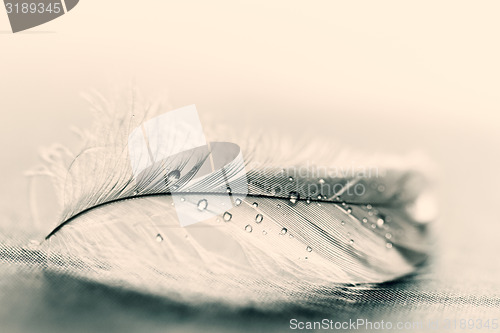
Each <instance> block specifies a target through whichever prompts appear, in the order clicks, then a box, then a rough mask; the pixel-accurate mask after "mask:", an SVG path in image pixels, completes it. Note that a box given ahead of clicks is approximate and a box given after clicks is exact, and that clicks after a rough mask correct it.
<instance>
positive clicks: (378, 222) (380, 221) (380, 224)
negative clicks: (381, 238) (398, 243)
mask: <svg viewBox="0 0 500 333" xmlns="http://www.w3.org/2000/svg"><path fill="white" fill-rule="evenodd" d="M377 225H378V226H379V227H382V226H383V225H384V220H383V219H378V220H377Z"/></svg>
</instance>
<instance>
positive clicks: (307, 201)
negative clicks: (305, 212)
mask: <svg viewBox="0 0 500 333" xmlns="http://www.w3.org/2000/svg"><path fill="white" fill-rule="evenodd" d="M310 203H311V198H310V197H307V198H306V204H308V205H309V204H310Z"/></svg>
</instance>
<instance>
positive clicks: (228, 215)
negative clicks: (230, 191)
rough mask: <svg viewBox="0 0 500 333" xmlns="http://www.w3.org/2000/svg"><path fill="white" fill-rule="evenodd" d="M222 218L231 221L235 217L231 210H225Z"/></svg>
mask: <svg viewBox="0 0 500 333" xmlns="http://www.w3.org/2000/svg"><path fill="white" fill-rule="evenodd" d="M222 218H223V219H224V221H226V222H229V221H231V219H232V218H233V215H231V213H229V212H225V213H224V215H222Z"/></svg>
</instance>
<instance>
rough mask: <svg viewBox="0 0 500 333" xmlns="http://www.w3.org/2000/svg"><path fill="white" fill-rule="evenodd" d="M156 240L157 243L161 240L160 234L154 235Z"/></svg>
mask: <svg viewBox="0 0 500 333" xmlns="http://www.w3.org/2000/svg"><path fill="white" fill-rule="evenodd" d="M156 241H157V242H158V243H161V242H163V237H162V236H161V235H160V234H158V235H156Z"/></svg>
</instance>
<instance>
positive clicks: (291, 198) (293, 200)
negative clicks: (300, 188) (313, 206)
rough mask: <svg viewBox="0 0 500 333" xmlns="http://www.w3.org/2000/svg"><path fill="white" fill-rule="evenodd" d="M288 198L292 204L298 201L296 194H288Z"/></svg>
mask: <svg viewBox="0 0 500 333" xmlns="http://www.w3.org/2000/svg"><path fill="white" fill-rule="evenodd" d="M288 198H289V200H290V202H291V203H292V204H296V203H297V200H299V194H298V193H297V192H290V196H289V197H288Z"/></svg>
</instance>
